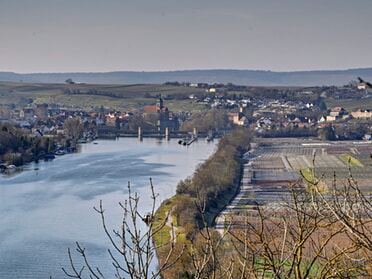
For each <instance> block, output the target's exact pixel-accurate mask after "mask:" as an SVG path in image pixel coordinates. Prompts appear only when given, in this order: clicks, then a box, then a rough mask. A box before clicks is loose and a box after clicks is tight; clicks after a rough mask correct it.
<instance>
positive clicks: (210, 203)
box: [153, 128, 252, 278]
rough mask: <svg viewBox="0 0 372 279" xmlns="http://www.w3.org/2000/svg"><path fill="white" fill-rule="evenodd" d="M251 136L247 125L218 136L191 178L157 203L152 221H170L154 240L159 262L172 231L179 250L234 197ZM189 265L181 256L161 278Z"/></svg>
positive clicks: (180, 183) (162, 259)
mask: <svg viewBox="0 0 372 279" xmlns="http://www.w3.org/2000/svg"><path fill="white" fill-rule="evenodd" d="M251 139H252V135H251V133H250V131H249V129H247V128H237V129H235V130H233V131H232V132H231V134H230V135H227V136H224V137H223V138H221V140H220V141H219V143H218V145H217V150H216V152H215V153H214V154H213V155H212V156H211V157H210V158H209V159H207V160H206V161H205V162H204V163H202V164H200V165H199V166H198V167H197V168H196V170H195V172H194V174H193V175H192V176H191V177H188V178H186V179H185V180H182V181H180V182H179V184H178V185H177V191H176V195H174V196H173V197H171V198H169V199H167V200H165V201H164V202H163V203H162V204H161V205H160V207H159V208H158V210H157V211H156V214H155V218H154V220H155V221H154V222H156V223H162V222H164V220H165V219H166V218H168V219H171V220H172V222H171V224H169V225H167V226H164V227H163V229H162V231H161V232H160V233H158V234H155V236H154V239H153V241H154V243H155V246H156V247H157V256H158V261H159V264H160V265H161V264H162V262H164V261H165V257H166V256H167V253H166V251H167V246H163V244H164V243H170V242H172V239H171V238H172V235H173V234H174V232H175V235H176V239H175V240H176V241H175V250H176V251H178V250H179V251H181V249H182V247H183V246H186V247H187V246H190V245H189V244H191V242H192V241H193V239H194V238H195V236H196V235H197V234H198V233H199V232H200V231H201V230H203V228H204V227H206V226H208V227H211V226H213V224H214V222H215V218H216V217H217V215H218V213H219V212H220V211H221V210H223V209H224V207H225V206H226V205H227V204H228V203H229V202H230V201H231V200H232V199H233V198H234V197H235V196H236V194H237V192H238V190H239V184H240V177H241V172H242V165H243V164H244V162H245V161H244V160H243V159H242V156H243V154H244V153H245V152H247V151H248V150H249V147H250V142H251ZM201 211H202V212H201ZM168 223H169V222H168ZM155 227H156V224H155ZM172 230H173V231H172ZM190 264H191V263H190V262H188V261H187V259H186V257H182V258H181V260H180V261H179V262H177V263H176V264H175V265H174V266H173V267H172V268H171V269H169V270H166V271H165V273H166V274H164V278H169V277H168V276H167V274H172V273H177V272H179V271H180V270H186V269H185V266H187V265H190ZM179 275H180V276H183V275H182V274H179Z"/></svg>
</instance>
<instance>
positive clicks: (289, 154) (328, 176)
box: [252, 139, 372, 192]
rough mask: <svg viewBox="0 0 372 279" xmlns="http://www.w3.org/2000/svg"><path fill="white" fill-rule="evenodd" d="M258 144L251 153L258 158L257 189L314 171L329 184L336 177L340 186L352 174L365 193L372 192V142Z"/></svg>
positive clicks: (255, 169) (254, 168) (280, 141)
mask: <svg viewBox="0 0 372 279" xmlns="http://www.w3.org/2000/svg"><path fill="white" fill-rule="evenodd" d="M256 144H257V146H258V148H257V149H256V150H255V151H254V152H252V155H253V156H255V157H256V158H255V159H254V162H253V164H252V171H253V173H254V175H253V177H254V178H255V181H254V183H255V184H256V185H260V184H261V185H262V183H261V182H263V181H264V182H265V183H267V181H271V182H272V183H275V180H277V181H278V182H279V181H285V180H287V181H293V180H295V179H297V178H299V177H300V176H299V170H302V169H311V170H314V172H315V174H316V176H318V177H320V176H322V177H323V179H324V180H325V182H326V183H329V182H331V181H332V180H333V179H334V176H336V178H337V180H338V181H339V182H340V183H341V184H342V183H346V179H347V178H349V176H350V172H351V174H352V176H353V177H354V179H356V180H357V182H358V185H359V186H360V188H361V189H362V190H363V191H365V192H372V161H371V157H370V156H371V154H372V142H365V141H364V142H350V141H344V142H341V141H340V142H320V141H314V140H296V139H257V140H256ZM345 155H347V156H345ZM347 159H350V164H349V163H348V160H347ZM352 162H354V164H352ZM355 162H357V164H356V163H355ZM349 170H350V172H349ZM277 172H279V173H281V174H280V175H278V174H276V173H277ZM295 174H297V175H295ZM276 178H277V179H276Z"/></svg>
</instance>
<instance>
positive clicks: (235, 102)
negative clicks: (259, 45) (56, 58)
mask: <svg viewBox="0 0 372 279" xmlns="http://www.w3.org/2000/svg"><path fill="white" fill-rule="evenodd" d="M370 90H371V89H370V88H369V87H368V86H366V85H365V84H360V83H358V82H355V81H350V82H349V84H347V85H345V86H339V87H336V86H328V87H324V86H323V87H285V88H283V87H280V88H271V87H266V88H265V87H253V86H237V85H234V84H217V83H216V84H205V83H198V84H191V83H187V82H186V83H180V82H167V83H164V84H161V85H115V86H114V85H113V86H108V85H92V84H80V83H75V82H72V81H69V82H67V81H66V84H24V83H4V82H3V83H0V94H1V100H0V125H1V129H0V141H1V142H0V161H1V165H2V169H3V168H4V167H8V166H11V167H13V166H19V165H22V164H24V163H27V162H29V161H30V160H39V159H44V158H45V156H47V159H48V157H49V159H50V158H53V156H54V155H56V154H57V155H59V154H64V153H68V152H71V151H74V148H75V146H76V143H78V142H79V141H80V142H86V141H89V140H92V139H95V138H97V137H100V138H115V137H119V136H120V137H121V136H130V137H139V139H140V138H141V137H146V136H149V137H163V138H169V137H177V138H180V139H186V142H187V140H188V139H191V138H192V137H194V136H195V135H198V137H203V138H207V139H213V138H214V137H221V136H223V135H225V134H228V133H230V131H231V130H232V129H233V128H234V127H247V128H250V129H251V131H252V132H253V133H254V134H255V136H257V137H263V138H265V137H269V138H270V137H281V138H282V137H314V138H318V139H321V140H370V139H371V121H370V119H371V117H372V112H371V108H370V107H368V106H369V104H370V102H366V100H369V99H370V98H371V96H372V93H371V92H370Z"/></svg>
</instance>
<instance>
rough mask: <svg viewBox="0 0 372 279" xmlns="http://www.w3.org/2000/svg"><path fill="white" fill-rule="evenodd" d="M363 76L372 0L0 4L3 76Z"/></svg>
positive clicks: (371, 44) (369, 57)
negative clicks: (209, 72) (205, 72)
mask: <svg viewBox="0 0 372 279" xmlns="http://www.w3.org/2000/svg"><path fill="white" fill-rule="evenodd" d="M364 67H372V1H371V0H353V1H351V0H229V1H227V0H187V1H185V0H182V1H178V0H0V71H12V72H17V73H27V72H108V71H159V70H160V71H167V70H189V69H248V70H272V71H297V70H333V69H350V68H364Z"/></svg>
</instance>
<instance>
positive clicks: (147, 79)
mask: <svg viewBox="0 0 372 279" xmlns="http://www.w3.org/2000/svg"><path fill="white" fill-rule="evenodd" d="M358 76H360V77H362V78H363V79H364V80H366V81H369V82H372V68H364V69H349V70H337V71H301V72H300V71H299V72H272V71H253V70H186V71H167V72H129V71H127V72H124V71H123V72H105V73H34V74H17V73H12V72H0V81H10V82H20V81H22V82H33V83H65V81H66V79H69V78H71V79H72V80H73V81H75V82H81V83H90V84H161V83H165V82H168V81H178V82H190V83H208V84H214V83H225V84H226V83H233V84H235V85H251V86H322V85H325V86H328V85H336V86H342V85H346V84H348V83H349V82H350V81H357V77H358Z"/></svg>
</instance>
